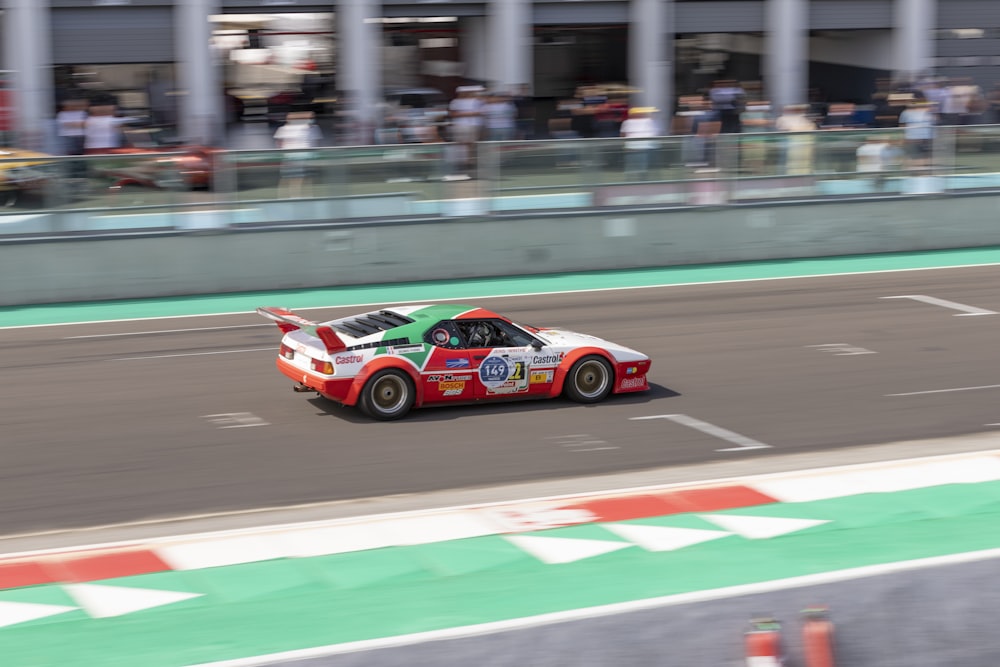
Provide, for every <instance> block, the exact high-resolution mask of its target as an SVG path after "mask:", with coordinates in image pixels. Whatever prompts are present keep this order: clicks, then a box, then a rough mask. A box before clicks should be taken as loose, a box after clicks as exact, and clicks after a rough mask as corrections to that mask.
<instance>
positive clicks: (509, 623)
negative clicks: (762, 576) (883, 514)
mask: <svg viewBox="0 0 1000 667" xmlns="http://www.w3.org/2000/svg"><path fill="white" fill-rule="evenodd" d="M994 558H1000V549H986V550H983V551H972V552H968V553H962V554H950V555H947V556H934V557H931V558H920V559H915V560H908V561H900V562H897V563H884V564H881V565H866V566H864V567H854V568H849V569H846V570H835V571H833V572H823V573H820V574H810V575H805V576H801V577H789V578H787V579H778V580H775V581H764V582H759V583H753V584H742V585H739V586H727V587H726V588H715V589H711V590H707V591H695V592H693V593H681V594H679V595H666V596H662V597H656V598H649V599H646V600H634V601H631V602H619V603H615V604H608V605H602V606H599V607H587V608H584V609H570V610H568V611H558V612H553V613H550V614H540V615H538V616H528V617H526V618H514V619H510V620H506V621H496V622H493V623H481V624H479V625H467V626H464V627H459V628H447V629H444V630H433V631H430V632H418V633H414V634H409V635H399V636H396V637H383V638H380V639H367V640H363V641H356V642H347V643H344V644H331V645H329V646H317V647H315V648H307V649H299V650H294V651H283V652H281V653H271V654H269V655H259V656H254V657H250V658H237V659H235V660H222V661H219V662H207V663H202V664H200V665H192V667H260V666H263V665H273V664H275V663H279V662H281V663H283V662H292V661H297V660H305V659H308V658H323V657H327V656H332V655H340V654H344V653H358V652H361V651H372V650H376V649H383V648H393V647H398V646H411V645H413V644H422V643H425V642H430V641H441V640H448V639H460V638H467V637H479V636H483V635H490V634H496V633H500V632H509V631H512V630H523V629H526V628H535V627H539V626H545V625H554V624H557V623H567V622H572V621H582V620H587V619H592V618H601V617H604V616H613V615H616V614H625V613H629V612H634V611H644V610H649V609H660V608H663V607H676V606H680V605H685V604H693V603H697V602H708V601H711V600H722V599H726V598H733V597H740V596H744V595H756V594H759V593H771V592H773V591H782V590H789V589H794V588H803V587H806V586H817V585H821V584H832V583H837V582H841V581H852V580H854V579H862V578H865V577H876V576H880V575H885V574H894V573H897V572H910V571H913V570H921V569H925V568H929V567H941V566H945V565H960V564H964V563H974V562H978V561H984V560H991V559H994Z"/></svg>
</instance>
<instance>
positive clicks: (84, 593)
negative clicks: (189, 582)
mask: <svg viewBox="0 0 1000 667" xmlns="http://www.w3.org/2000/svg"><path fill="white" fill-rule="evenodd" d="M63 588H64V589H65V590H66V592H67V593H69V594H70V595H71V596H73V599H74V600H76V602H77V604H79V605H80V606H81V607H83V609H84V610H85V611H86V612H87V613H88V614H90V615H91V616H92V617H94V618H109V617H112V616H124V615H125V614H131V613H133V612H136V611H142V610H143V609H152V608H153V607H162V606H163V605H167V604H173V603H175V602H180V601H182V600H189V599H191V598H196V597H200V596H201V595H202V594H201V593H181V592H177V591H160V590H155V589H151V588H127V587H125V586H104V585H102V584H66V585H64V586H63Z"/></svg>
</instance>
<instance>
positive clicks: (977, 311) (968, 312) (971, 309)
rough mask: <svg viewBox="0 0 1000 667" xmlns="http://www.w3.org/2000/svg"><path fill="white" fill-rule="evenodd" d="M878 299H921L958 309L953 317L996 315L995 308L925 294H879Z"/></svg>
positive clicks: (934, 304)
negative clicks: (968, 304)
mask: <svg viewBox="0 0 1000 667" xmlns="http://www.w3.org/2000/svg"><path fill="white" fill-rule="evenodd" d="M879 298H880V299H913V300H914V301H922V302H923V303H929V304H931V305H932V306H941V307H942V308H951V309H952V310H960V311H962V312H960V313H959V314H957V315H955V317H971V316H975V315H996V314H997V313H996V311H995V310H986V309H985V308H977V307H976V306H967V305H965V304H964V303H958V302H955V301H948V300H946V299H939V298H937V297H934V296H927V295H926V294H905V295H902V296H880V297H879Z"/></svg>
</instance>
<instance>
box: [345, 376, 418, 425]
mask: <svg viewBox="0 0 1000 667" xmlns="http://www.w3.org/2000/svg"><path fill="white" fill-rule="evenodd" d="M414 393H415V392H414V389H413V381H412V380H410V376H409V375H407V374H406V373H405V372H404V371H401V370H398V369H395V368H387V369H385V370H381V371H379V372H377V373H375V375H373V376H371V377H370V378H368V382H366V383H365V387H364V389H362V390H361V400H359V401H358V407H359V408H360V409H361V411H362V412H363V413H365V414H366V415H368V416H369V417H371V418H372V419H378V420H379V421H392V420H393V419H401V418H403V417H405V416H406V413H408V412H409V411H410V408H412V407H413V401H414V399H415V398H416V397H415V395H414Z"/></svg>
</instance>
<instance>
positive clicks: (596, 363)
mask: <svg viewBox="0 0 1000 667" xmlns="http://www.w3.org/2000/svg"><path fill="white" fill-rule="evenodd" d="M614 381H615V375H614V370H613V369H612V368H611V364H609V363H608V360H607V359H605V358H604V357H599V356H597V355H591V356H588V357H584V358H583V359H580V360H579V361H577V362H576V363H575V364H573V367H572V368H570V369H569V375H567V376H566V386H565V387H564V388H563V393H564V394H565V395H566V397H567V398H569V399H570V400H572V401H576V402H577V403H597V402H598V401H603V400H604V399H605V398H607V397H608V394H610V393H611V390H612V389H613V388H614Z"/></svg>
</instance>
